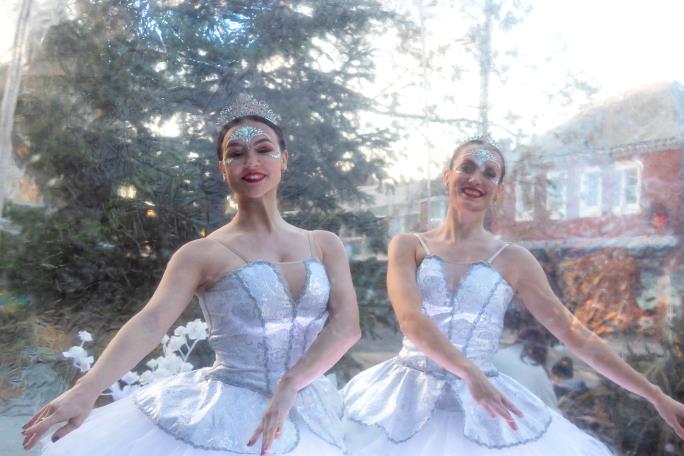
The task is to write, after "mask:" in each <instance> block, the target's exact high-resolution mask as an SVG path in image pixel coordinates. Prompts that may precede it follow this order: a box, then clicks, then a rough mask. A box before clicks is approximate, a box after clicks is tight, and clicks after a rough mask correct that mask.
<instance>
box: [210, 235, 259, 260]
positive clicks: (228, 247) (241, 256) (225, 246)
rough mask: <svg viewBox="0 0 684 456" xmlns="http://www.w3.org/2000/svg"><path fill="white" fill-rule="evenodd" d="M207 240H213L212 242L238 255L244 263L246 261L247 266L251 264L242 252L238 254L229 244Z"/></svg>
mask: <svg viewBox="0 0 684 456" xmlns="http://www.w3.org/2000/svg"><path fill="white" fill-rule="evenodd" d="M205 239H211V240H212V241H214V242H216V243H218V244H220V245H221V247H224V248H225V249H227V250H228V251H230V252H231V253H232V254H233V255H236V256H237V257H239V258H240V259H241V260H242V261H244V262H245V264H246V263H249V262H250V260H248V259H247V258H245V257H244V256H243V255H242V254H241V253H240V252H238V251H237V250H235V249H234V248H232V247H231V246H229V245H228V244H224V243H223V242H220V241H217V240H216V239H212V238H205Z"/></svg>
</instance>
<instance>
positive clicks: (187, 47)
mask: <svg viewBox="0 0 684 456" xmlns="http://www.w3.org/2000/svg"><path fill="white" fill-rule="evenodd" d="M72 8H73V9H72V11H71V17H70V18H69V19H68V20H64V21H61V22H59V23H57V24H55V25H53V26H52V27H51V28H50V29H49V31H48V32H47V34H46V35H45V38H44V40H43V42H42V45H41V46H40V48H39V49H38V52H39V53H40V55H38V56H35V58H33V59H31V63H30V65H32V66H33V68H29V69H28V70H27V71H26V73H27V74H29V75H33V76H31V77H30V78H25V83H24V89H23V90H22V92H21V94H20V96H19V99H18V102H17V108H16V116H17V117H16V122H15V131H16V132H18V134H19V136H20V138H21V140H22V141H23V142H24V143H25V145H26V148H25V151H26V153H25V154H24V155H23V156H22V157H20V158H21V160H23V165H25V166H26V169H27V171H28V172H29V173H30V174H31V175H32V176H34V177H35V179H36V181H37V183H38V186H39V188H40V191H41V193H42V195H43V197H44V199H45V200H46V204H47V207H48V208H49V209H48V210H45V209H44V208H25V207H8V208H7V211H6V212H7V216H8V218H9V219H11V220H12V221H13V222H14V223H16V224H17V225H19V226H21V234H18V235H16V236H13V235H8V234H7V233H2V234H1V236H2V243H1V248H2V252H1V254H2V257H3V259H4V261H3V263H2V270H0V274H2V275H3V276H4V277H6V278H7V282H8V284H9V285H10V287H11V288H12V289H15V290H21V292H22V293H30V294H31V295H32V296H34V298H35V299H34V303H35V305H36V306H37V307H39V308H41V309H44V310H47V309H55V308H58V309H60V310H62V311H64V312H70V311H72V310H79V309H83V308H86V307H87V308H92V307H93V306H105V307H107V308H108V309H110V310H111V311H112V312H114V313H126V314H128V313H131V312H133V311H135V310H137V309H138V308H139V307H140V305H141V304H142V302H143V301H144V299H145V298H146V297H148V296H149V294H150V293H151V290H153V288H154V286H155V285H156V282H157V280H158V278H159V276H160V274H161V271H162V269H163V267H164V265H165V263H166V261H167V260H168V258H169V256H170V255H171V253H172V252H173V251H174V250H175V249H176V248H178V246H180V245H181V244H183V243H184V242H187V241H189V240H191V239H195V238H197V237H198V236H201V235H205V234H206V233H208V232H210V231H212V230H213V229H215V228H216V227H218V226H220V225H222V224H223V223H225V222H226V221H227V220H228V218H229V216H230V208H228V211H227V210H226V195H227V194H228V191H229V190H228V189H227V188H226V187H225V185H224V184H223V182H222V181H221V179H220V176H219V175H218V174H217V172H216V159H215V153H216V152H215V129H216V125H214V124H213V122H212V118H213V117H212V116H213V115H214V114H215V112H216V111H218V110H219V109H220V108H222V107H223V106H225V104H227V103H228V102H229V101H230V100H231V99H232V97H234V96H235V95H236V94H238V93H241V92H249V93H251V94H253V95H254V96H256V97H257V98H259V99H263V100H266V101H267V102H268V103H270V104H271V105H272V107H273V109H274V110H275V111H276V112H278V113H280V114H281V116H282V119H283V120H282V126H283V128H284V131H285V134H286V136H287V140H288V149H289V151H290V157H291V161H290V167H289V168H288V173H287V175H286V179H285V181H284V183H283V185H282V187H281V190H280V198H281V206H282V208H283V209H284V210H285V214H286V217H287V218H288V219H290V220H291V221H292V222H293V223H296V224H298V225H300V226H303V227H305V228H313V227H322V228H325V229H331V230H333V231H335V232H339V230H340V227H341V226H342V225H343V224H353V226H354V227H355V230H357V231H361V232H363V233H367V234H368V235H369V236H370V237H371V238H372V239H373V241H372V248H373V249H374V250H376V251H383V250H384V248H385V244H384V242H385V239H384V233H383V230H382V224H381V221H379V219H378V218H377V217H375V216H373V215H372V214H371V213H370V212H366V213H359V214H352V213H349V212H345V211H343V210H342V209H341V208H340V203H341V202H349V201H354V200H360V199H363V194H362V193H361V192H360V191H359V190H358V187H357V185H358V184H359V183H363V182H365V181H366V180H367V179H369V178H370V177H371V176H374V175H381V174H382V173H383V166H384V165H385V164H386V160H387V159H388V157H390V156H391V154H390V149H389V146H390V143H391V140H392V138H393V136H392V134H391V133H390V132H388V131H387V130H383V129H375V128H372V127H368V126H367V125H364V126H363V128H362V126H361V125H360V124H359V122H358V119H357V112H358V111H359V110H361V109H363V108H366V107H367V106H368V105H369V100H368V99H367V98H366V97H364V96H363V95H361V94H360V93H358V92H357V91H354V90H353V89H352V87H354V85H355V84H358V83H359V82H360V80H363V79H369V78H372V77H373V70H374V65H373V60H372V52H371V43H370V42H369V39H368V36H369V34H371V33H372V32H374V31H377V30H378V29H379V28H382V27H387V26H388V25H389V24H391V25H392V26H393V27H397V26H399V27H401V26H402V22H401V21H400V20H399V19H398V18H397V17H396V16H395V15H394V14H393V13H390V12H387V11H384V10H383V8H382V5H381V4H379V3H377V2H375V1H373V0H361V1H355V2H354V3H353V5H350V4H349V2H346V1H326V2H296V1H295V2H282V1H251V0H250V1H233V2H230V8H226V5H225V4H224V2H218V1H202V2H194V1H193V2H175V3H174V4H173V5H172V6H169V5H167V4H164V5H162V4H159V3H155V2H139V1H109V0H107V1H96V0H79V1H76V2H74V4H73V5H72ZM407 33H410V31H408V29H407ZM331 54H334V60H332V56H331ZM326 58H327V59H329V60H330V64H329V65H328V67H327V68H323V69H322V65H320V61H321V60H322V59H326ZM169 121H173V122H172V124H173V125H174V126H175V127H174V128H175V129H176V131H172V132H171V133H170V134H169V133H167V134H163V133H164V132H163V131H161V133H162V134H160V130H161V129H163V126H164V125H165V124H167V123H168V122H169ZM368 150H373V151H374V154H373V155H369V154H368V153H364V151H366V152H367V151H368ZM38 272H39V273H38Z"/></svg>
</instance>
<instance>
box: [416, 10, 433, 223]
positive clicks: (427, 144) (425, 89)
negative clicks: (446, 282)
mask: <svg viewBox="0 0 684 456" xmlns="http://www.w3.org/2000/svg"><path fill="white" fill-rule="evenodd" d="M418 12H419V15H420V42H421V53H420V64H421V66H422V67H423V128H422V130H423V137H424V138H425V150H426V152H427V166H426V170H427V171H426V173H425V174H426V179H427V183H426V185H427V188H426V190H427V191H426V194H427V223H426V227H425V228H426V229H427V228H429V227H430V226H429V225H430V206H431V200H432V188H431V181H432V176H431V174H430V168H431V166H432V150H431V149H432V145H431V144H430V135H428V134H427V129H428V127H429V121H428V114H429V113H428V95H429V86H428V59H427V45H426V42H425V35H426V31H425V5H424V4H423V0H419V1H418Z"/></svg>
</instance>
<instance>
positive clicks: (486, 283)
mask: <svg viewBox="0 0 684 456" xmlns="http://www.w3.org/2000/svg"><path fill="white" fill-rule="evenodd" d="M416 282H417V284H418V288H419V289H420V292H421V296H422V302H421V308H422V311H423V312H424V313H425V314H426V315H427V316H428V317H430V319H431V320H432V321H434V322H435V323H436V324H437V326H438V327H439V329H440V330H441V331H442V332H443V333H444V334H446V336H447V337H448V338H449V340H450V341H451V342H452V343H453V344H454V346H456V347H457V348H458V349H459V350H460V351H461V352H463V354H464V355H465V356H466V357H468V358H469V359H470V360H472V361H473V362H475V364H477V366H478V367H479V368H480V369H482V370H483V371H484V372H485V373H488V374H493V373H495V372H496V368H495V367H494V365H493V364H492V356H494V353H496V351H497V349H498V346H499V339H500V337H501V331H502V329H503V318H504V314H505V312H506V308H507V307H508V304H509V303H510V301H511V299H512V298H513V295H514V291H513V289H512V288H511V286H510V285H508V282H506V280H505V279H504V278H503V277H502V276H501V274H499V273H498V272H497V271H496V270H495V269H494V268H492V266H491V265H490V264H489V263H487V262H477V263H472V264H470V265H469V266H468V269H467V270H466V272H465V274H464V275H463V278H462V279H461V281H460V283H459V285H458V286H457V287H456V289H454V290H451V289H449V287H448V278H447V274H446V268H445V264H444V260H442V258H441V257H439V256H436V255H428V256H426V257H425V258H424V259H423V261H422V263H421V264H420V266H419V267H418V270H417V271H416ZM398 358H399V360H400V361H401V362H404V363H406V364H408V365H410V366H413V367H417V368H421V369H422V370H427V371H429V372H431V373H433V374H435V375H439V373H444V371H443V369H442V368H441V367H439V366H438V365H437V364H435V363H434V362H433V361H431V360H430V359H429V358H428V357H427V356H425V355H424V354H423V353H422V352H421V351H420V350H418V348H416V346H415V344H414V343H413V342H411V341H410V340H409V339H408V338H404V342H403V346H402V350H401V352H400V353H399V356H398Z"/></svg>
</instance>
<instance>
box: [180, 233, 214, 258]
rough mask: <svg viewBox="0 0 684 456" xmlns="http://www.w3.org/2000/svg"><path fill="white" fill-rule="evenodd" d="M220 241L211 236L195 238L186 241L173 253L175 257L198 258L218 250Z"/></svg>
mask: <svg viewBox="0 0 684 456" xmlns="http://www.w3.org/2000/svg"><path fill="white" fill-rule="evenodd" d="M217 242H218V241H215V240H213V239H210V238H200V239H195V240H193V241H190V242H186V243H185V244H183V245H182V246H180V248H179V249H178V250H176V252H175V253H174V254H173V256H174V257H180V258H183V259H186V260H197V259H201V258H204V257H206V256H207V254H211V253H212V252H215V251H216V248H217V247H218V245H217Z"/></svg>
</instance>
